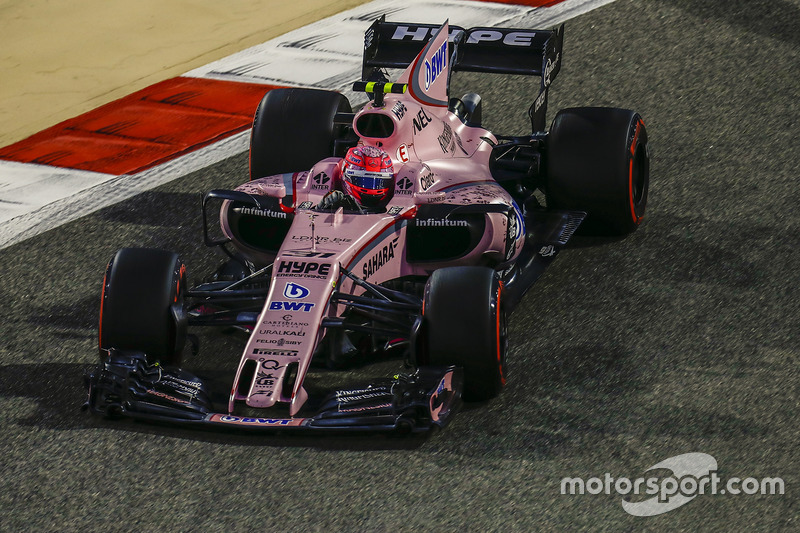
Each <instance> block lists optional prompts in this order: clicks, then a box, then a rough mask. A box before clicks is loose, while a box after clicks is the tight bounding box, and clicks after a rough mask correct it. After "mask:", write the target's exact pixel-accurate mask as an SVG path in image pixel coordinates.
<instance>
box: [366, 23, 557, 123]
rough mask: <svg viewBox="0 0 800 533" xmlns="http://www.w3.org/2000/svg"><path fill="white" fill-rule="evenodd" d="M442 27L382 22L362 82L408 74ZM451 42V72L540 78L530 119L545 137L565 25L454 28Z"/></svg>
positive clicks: (371, 33)
mask: <svg viewBox="0 0 800 533" xmlns="http://www.w3.org/2000/svg"><path fill="white" fill-rule="evenodd" d="M439 27H440V26H439V25H436V24H413V23H405V22H386V17H385V16H382V17H381V18H379V19H378V20H376V21H375V22H374V23H373V24H372V26H370V27H369V29H368V30H367V31H366V33H365V35H364V59H363V64H362V71H361V76H362V78H361V79H362V80H369V81H378V80H380V79H381V78H380V75H379V71H380V69H383V68H396V69H405V68H406V67H408V65H409V64H410V63H411V62H412V61H414V59H415V58H416V57H417V55H418V54H419V53H420V51H422V49H423V47H424V46H425V44H426V43H427V42H428V39H430V37H431V36H432V35H433V34H434V33H435V32H436V30H437V29H438V28H439ZM449 42H450V65H451V67H450V71H451V72H453V71H463V72H488V73H495V74H524V75H529V76H540V77H541V79H542V81H541V85H540V89H539V94H538V95H537V97H536V99H535V100H534V102H533V103H532V104H531V107H530V109H529V110H528V114H529V115H530V117H531V128H532V130H533V131H534V132H536V131H544V129H545V115H546V112H547V91H548V88H549V87H550V84H551V83H552V82H553V80H554V79H555V77H556V75H557V74H558V72H559V70H561V57H562V44H563V42H564V25H563V24H562V25H561V26H560V27H559V28H556V29H553V30H521V29H511V28H484V27H478V28H469V29H465V28H461V27H459V26H450V35H449ZM381 81H383V80H381ZM448 87H449V80H448ZM448 93H449V91H448Z"/></svg>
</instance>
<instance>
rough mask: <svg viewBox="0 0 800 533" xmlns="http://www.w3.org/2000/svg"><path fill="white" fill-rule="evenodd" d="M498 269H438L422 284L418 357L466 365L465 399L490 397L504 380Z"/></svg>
mask: <svg viewBox="0 0 800 533" xmlns="http://www.w3.org/2000/svg"><path fill="white" fill-rule="evenodd" d="M501 292H502V289H501V285H500V278H499V277H498V275H497V273H496V272H495V271H494V270H492V269H490V268H484V267H448V268H442V269H439V270H436V271H435V272H434V273H433V274H432V275H431V277H430V279H429V280H428V283H427V284H426V286H425V296H424V308H423V309H424V310H423V315H422V316H423V328H424V334H423V341H422V347H421V348H422V359H423V362H424V363H426V364H430V365H433V366H449V365H457V366H460V367H462V368H463V369H464V393H463V397H464V399H465V400H467V401H483V400H489V399H491V398H494V397H495V396H497V395H498V394H499V393H500V390H501V389H502V388H503V385H505V371H506V368H505V358H506V351H507V337H506V321H505V312H504V311H503V308H502V306H501V301H500V298H501Z"/></svg>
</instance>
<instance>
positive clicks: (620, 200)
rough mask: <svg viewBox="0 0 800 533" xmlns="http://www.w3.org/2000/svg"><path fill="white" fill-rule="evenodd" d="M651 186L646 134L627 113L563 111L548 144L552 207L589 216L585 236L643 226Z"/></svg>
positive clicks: (599, 109) (625, 231)
mask: <svg viewBox="0 0 800 533" xmlns="http://www.w3.org/2000/svg"><path fill="white" fill-rule="evenodd" d="M649 183H650V158H649V155H648V152H647V130H646V129H645V126H644V122H643V121H642V117H640V116H639V114H638V113H635V112H633V111H630V110H628V109H614V108H605V107H579V108H571V109H563V110H561V111H559V112H558V114H557V115H556V117H555V119H554V120H553V125H552V128H551V129H550V133H549V135H548V140H547V190H546V191H545V192H546V196H547V206H548V207H550V208H555V209H568V210H578V211H585V212H586V213H587V217H586V220H585V221H584V223H583V224H582V225H581V229H582V230H583V232H584V233H587V232H588V233H591V234H598V235H626V234H628V233H631V232H632V231H634V230H635V229H636V228H637V227H639V224H641V222H642V217H644V211H645V207H646V205H647V192H648V188H649Z"/></svg>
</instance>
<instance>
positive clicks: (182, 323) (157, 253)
mask: <svg viewBox="0 0 800 533" xmlns="http://www.w3.org/2000/svg"><path fill="white" fill-rule="evenodd" d="M185 289H186V267H185V266H184V265H183V263H182V262H181V260H180V259H178V255H177V254H175V253H173V252H168V251H165V250H152V249H148V248H123V249H121V250H119V251H118V252H117V253H116V254H115V255H114V257H113V258H112V259H111V261H110V262H109V263H108V267H107V268H106V275H105V279H104V280H103V294H102V297H101V302H100V331H99V345H100V350H101V351H100V357H101V360H102V359H103V357H104V354H105V353H106V352H105V351H106V350H108V349H110V348H116V349H119V350H135V351H142V352H144V353H145V354H147V358H148V360H150V361H160V362H161V363H162V364H165V365H175V366H177V365H179V364H180V359H181V353H182V351H183V346H184V344H185V342H186V329H187V325H186V317H185V313H184V312H183V294H184V291H185Z"/></svg>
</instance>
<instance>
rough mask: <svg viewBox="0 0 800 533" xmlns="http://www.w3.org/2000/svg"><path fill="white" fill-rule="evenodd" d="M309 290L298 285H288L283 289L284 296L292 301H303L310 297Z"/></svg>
mask: <svg viewBox="0 0 800 533" xmlns="http://www.w3.org/2000/svg"><path fill="white" fill-rule="evenodd" d="M308 293H309V291H308V289H306V288H305V287H303V286H302V285H298V284H297V283H291V282H289V283H287V284H286V288H284V289H283V295H284V296H286V297H287V298H291V299H292V300H301V299H303V298H305V297H306V296H308Z"/></svg>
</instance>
